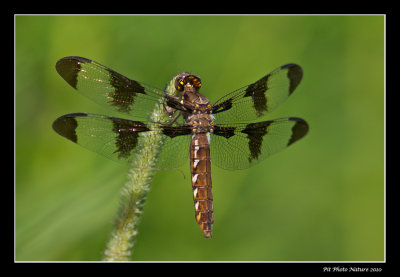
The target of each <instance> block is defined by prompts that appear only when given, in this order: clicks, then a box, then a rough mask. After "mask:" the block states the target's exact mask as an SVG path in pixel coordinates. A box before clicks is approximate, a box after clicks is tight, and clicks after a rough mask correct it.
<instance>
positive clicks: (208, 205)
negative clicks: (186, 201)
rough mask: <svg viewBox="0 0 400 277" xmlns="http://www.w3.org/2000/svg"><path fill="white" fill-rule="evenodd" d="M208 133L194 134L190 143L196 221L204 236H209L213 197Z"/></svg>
mask: <svg viewBox="0 0 400 277" xmlns="http://www.w3.org/2000/svg"><path fill="white" fill-rule="evenodd" d="M208 136H209V134H207V133H199V134H194V135H193V138H192V142H191V144H190V170H191V173H192V189H193V200H194V209H195V218H196V222H197V223H198V224H199V226H200V229H201V231H202V232H203V234H204V237H206V238H210V237H211V232H212V224H213V223H214V216H213V203H212V200H213V197H212V192H211V187H212V182H211V160H210V144H209V141H208Z"/></svg>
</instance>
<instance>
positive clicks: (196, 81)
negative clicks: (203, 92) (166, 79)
mask: <svg viewBox="0 0 400 277" xmlns="http://www.w3.org/2000/svg"><path fill="white" fill-rule="evenodd" d="M200 87H201V80H200V77H199V76H197V75H195V74H190V73H186V72H185V73H181V74H179V75H178V77H176V79H175V88H176V90H177V91H183V90H184V89H185V88H190V89H192V88H194V89H195V90H196V91H198V90H199V89H200Z"/></svg>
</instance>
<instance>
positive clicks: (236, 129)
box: [211, 117, 308, 170]
mask: <svg viewBox="0 0 400 277" xmlns="http://www.w3.org/2000/svg"><path fill="white" fill-rule="evenodd" d="M307 132H308V124H307V122H305V121H304V120H303V119H301V118H296V117H289V118H280V119H275V120H268V121H262V122H257V123H250V124H227V125H216V126H215V129H214V133H213V134H212V136H211V163H212V164H215V165H217V166H219V167H221V168H223V169H227V170H236V169H246V168H249V167H251V166H253V165H255V164H257V163H258V162H260V161H262V160H264V159H266V158H267V157H269V156H271V155H272V154H275V153H277V152H279V151H281V150H283V149H285V148H286V147H288V146H289V145H291V144H293V143H294V142H296V141H298V140H300V139H301V138H302V137H304V136H305V135H306V134H307Z"/></svg>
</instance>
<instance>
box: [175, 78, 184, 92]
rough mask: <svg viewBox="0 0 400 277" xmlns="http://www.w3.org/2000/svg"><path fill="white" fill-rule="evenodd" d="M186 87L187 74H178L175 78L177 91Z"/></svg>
mask: <svg viewBox="0 0 400 277" xmlns="http://www.w3.org/2000/svg"><path fill="white" fill-rule="evenodd" d="M184 87H185V76H184V75H183V74H181V76H178V77H177V78H176V80H175V89H176V90H177V91H183V88H184Z"/></svg>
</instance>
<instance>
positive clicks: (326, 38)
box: [15, 15, 385, 261]
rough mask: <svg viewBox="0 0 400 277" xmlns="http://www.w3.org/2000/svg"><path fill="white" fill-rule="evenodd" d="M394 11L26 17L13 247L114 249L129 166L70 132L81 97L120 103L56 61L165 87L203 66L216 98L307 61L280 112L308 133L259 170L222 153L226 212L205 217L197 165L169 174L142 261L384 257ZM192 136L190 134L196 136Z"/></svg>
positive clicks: (85, 253) (69, 251)
mask: <svg viewBox="0 0 400 277" xmlns="http://www.w3.org/2000/svg"><path fill="white" fill-rule="evenodd" d="M384 24H385V17H384V16H21V15H20V16H16V17H15V63H16V70H15V74H16V75H15V87H16V89H15V100H16V104H15V111H16V112H15V134H16V139H15V141H16V147H15V155H16V163H15V166H16V168H15V177H16V181H15V193H16V197H15V234H16V238H15V259H16V260H18V261H32V260H33V261H38V260H41V261H43V260H44V261H77V260H84V261H95V260H100V259H101V257H102V252H103V250H104V247H105V244H106V242H107V240H108V236H109V234H110V232H111V230H112V224H113V221H114V219H115V217H116V214H117V210H118V204H119V195H120V189H121V187H122V185H123V184H124V182H125V180H126V172H127V168H125V167H124V166H121V165H119V164H117V163H114V162H112V161H110V160H108V159H106V158H103V157H102V156H100V155H98V154H96V153H93V152H90V151H87V150H86V149H84V148H82V147H80V146H77V145H75V144H73V143H71V142H69V141H67V140H66V139H64V138H62V137H60V136H59V135H57V134H56V133H55V132H54V131H53V130H52V128H51V124H52V122H53V120H54V119H56V118H57V117H58V116H60V115H63V114H66V113H71V112H91V113H99V114H108V115H114V116H115V115H116V114H113V113H112V112H110V111H107V110H105V109H103V108H102V107H100V106H98V105H96V104H95V103H93V102H91V101H90V100H88V99H87V98H85V97H83V96H81V95H79V94H78V93H76V92H75V91H74V90H73V89H72V88H71V87H70V86H68V84H67V83H66V82H65V81H64V80H63V79H62V78H61V77H60V76H59V75H58V74H57V73H56V71H55V67H54V66H55V63H56V61H57V60H58V59H60V58H62V57H65V56H70V55H77V56H82V57H86V58H90V59H93V60H95V61H98V62H100V63H102V64H104V65H106V66H108V67H110V68H112V69H114V70H116V71H117V72H120V73H122V74H124V75H126V76H128V77H130V78H132V79H135V80H138V81H141V82H144V83H147V84H152V85H154V86H157V87H159V88H164V85H165V83H166V82H167V81H169V80H170V79H171V78H172V77H173V76H174V75H176V74H178V73H180V72H183V71H189V72H193V73H196V74H198V75H199V76H201V77H202V81H203V86H202V92H203V93H204V95H205V96H206V97H208V98H209V100H210V101H211V102H214V101H215V100H217V99H218V98H219V97H221V96H223V95H224V94H226V93H228V92H231V91H233V90H235V89H237V88H239V87H242V86H244V85H247V84H249V83H252V82H254V81H256V80H258V79H259V78H260V77H262V76H264V75H265V74H267V73H269V72H270V71H272V70H273V69H275V68H276V67H278V66H281V65H283V64H286V63H290V62H294V63H298V64H300V65H301V66H302V67H303V70H304V78H303V81H302V83H301V84H300V85H299V87H298V88H297V89H296V92H295V93H294V94H293V95H292V96H291V97H290V98H289V99H288V100H287V101H286V102H285V103H284V104H283V105H282V106H281V107H279V108H278V109H277V110H275V111H273V112H272V113H271V114H270V116H268V117H267V119H273V118H278V117H283V116H298V117H302V118H304V119H306V120H307V122H308V123H309V125H310V132H309V134H308V135H307V136H306V137H305V138H304V139H302V140H301V141H299V142H298V143H296V144H294V145H293V146H291V147H290V148H288V149H286V150H285V151H282V152H281V153H279V154H277V155H274V156H273V157H271V158H269V159H267V160H266V161H264V162H262V163H260V164H258V165H256V166H254V167H253V168H251V169H248V170H242V171H224V170H221V169H219V168H216V167H213V192H214V210H215V214H214V216H215V224H214V232H213V238H212V239H204V238H203V235H202V233H201V231H200V229H199V227H198V226H197V224H196V222H195V219H194V208H193V200H192V189H191V183H190V171H189V164H188V165H185V166H183V167H182V168H181V171H182V172H180V171H177V170H172V171H161V172H159V173H157V175H156V176H155V178H154V182H153V183H152V188H151V191H150V193H149V195H148V199H147V202H146V207H145V211H144V214H143V217H142V221H141V224H140V227H139V234H138V236H137V242H136V245H135V250H134V254H133V260H136V261H142V260H148V261H197V260H200V261H382V260H384V259H385V244H384V242H385V236H384V234H385V232H384V231H385V221H384V219H385V214H384V212H385V210H384V204H385V202H384V196H385V194H384V193H385V186H384V99H385V98H384V97H385V91H384V57H385V56H384V42H385V39H384V34H385V32H384V27H385V25H384ZM182 147H187V148H188V146H182Z"/></svg>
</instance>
